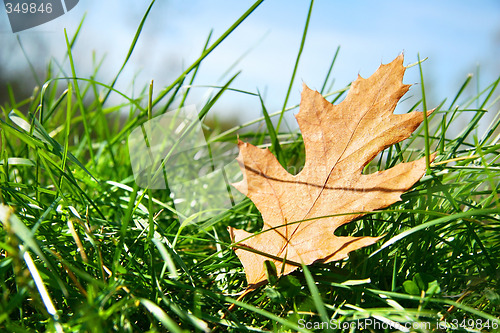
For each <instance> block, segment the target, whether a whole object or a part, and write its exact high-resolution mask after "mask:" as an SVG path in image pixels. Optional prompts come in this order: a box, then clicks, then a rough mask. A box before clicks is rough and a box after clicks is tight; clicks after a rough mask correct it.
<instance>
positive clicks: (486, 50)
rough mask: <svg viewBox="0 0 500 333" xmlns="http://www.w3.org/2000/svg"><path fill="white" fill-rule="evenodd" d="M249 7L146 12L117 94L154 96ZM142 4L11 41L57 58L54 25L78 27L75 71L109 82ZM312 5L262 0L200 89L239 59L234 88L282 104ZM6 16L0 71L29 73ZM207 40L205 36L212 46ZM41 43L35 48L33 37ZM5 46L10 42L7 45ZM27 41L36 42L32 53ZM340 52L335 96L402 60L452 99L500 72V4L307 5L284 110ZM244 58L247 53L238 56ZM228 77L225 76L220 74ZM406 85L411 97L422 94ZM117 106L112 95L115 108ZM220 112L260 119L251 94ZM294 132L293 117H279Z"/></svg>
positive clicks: (0, 30) (231, 98)
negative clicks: (147, 90) (94, 72)
mask: <svg viewBox="0 0 500 333" xmlns="http://www.w3.org/2000/svg"><path fill="white" fill-rule="evenodd" d="M252 3H253V1H243V0H240V1H221V0H211V1H201V0H198V1H194V0H193V1H159V2H158V3H156V4H155V5H154V7H153V11H152V13H151V15H150V18H149V19H148V21H147V23H146V25H145V28H144V31H143V34H142V35H141V39H140V41H139V43H138V47H137V49H136V51H135V53H134V54H133V56H132V58H131V60H130V63H129V65H128V67H127V68H126V70H125V72H124V73H123V76H122V77H121V80H120V81H119V82H118V85H117V87H118V88H119V89H121V90H123V91H125V92H127V93H131V89H132V88H131V81H132V78H134V77H135V86H136V89H138V88H141V87H142V86H144V85H146V84H148V83H149V81H150V80H152V79H154V81H155V87H156V90H157V91H159V90H160V89H161V87H162V86H165V85H167V84H168V83H169V82H170V81H171V80H172V79H173V78H174V77H176V76H177V75H178V74H179V73H180V72H181V70H182V69H183V68H185V67H187V66H188V65H189V64H190V63H191V62H192V61H193V60H195V59H196V58H197V57H198V55H199V54H200V52H201V49H202V47H203V44H204V42H205V40H206V38H207V36H208V33H209V31H210V29H212V28H213V29H214V35H213V36H214V37H215V38H217V37H218V36H220V35H221V34H222V33H223V32H224V31H225V29H227V27H229V26H230V25H231V24H232V23H233V22H234V21H235V20H236V19H237V18H238V17H239V16H240V15H241V14H242V13H243V12H244V11H245V10H246V9H247V8H248V7H250V6H251V5H252ZM148 4H149V1H131V0H128V1H126V0H109V1H80V3H79V4H78V5H77V6H76V7H75V8H74V9H73V10H72V11H70V12H69V13H68V14H66V15H64V16H63V17H60V18H58V19H56V20H54V21H52V22H49V23H47V24H44V25H42V26H39V27H37V28H34V29H30V30H28V31H25V32H21V33H19V34H18V36H19V37H20V39H21V41H22V42H23V45H24V47H25V49H26V52H27V54H28V57H30V59H34V60H33V61H35V62H36V61H37V59H38V61H39V62H43V61H46V59H48V58H49V57H55V58H56V59H62V57H63V54H64V49H65V44H64V34H63V29H64V28H67V29H68V31H69V32H70V33H72V32H74V31H75V30H76V27H77V25H78V23H79V22H80V20H81V18H82V16H83V14H84V13H85V12H86V13H87V16H86V20H85V23H84V26H83V28H82V32H81V35H80V38H79V39H78V41H77V45H76V47H75V49H74V56H75V60H76V61H77V63H78V65H77V66H78V67H77V70H78V71H79V75H82V76H88V75H90V73H91V69H92V57H93V52H95V55H96V56H97V57H98V58H99V57H102V56H106V59H105V61H104V65H103V69H102V71H101V74H100V77H99V79H100V80H102V81H104V82H109V81H110V80H111V78H112V77H113V76H114V74H115V73H116V72H117V71H118V69H119V67H120V65H121V62H122V61H123V59H124V57H125V55H126V53H127V50H128V47H129V45H130V42H131V41H132V39H133V36H134V34H135V30H136V28H137V26H138V25H139V22H140V20H141V18H142V15H143V14H144V12H145V11H146V8H147V6H148ZM308 7H309V1H285V0H272V1H270V0H268V1H264V3H263V4H262V5H261V6H260V7H259V8H257V10H256V11H255V12H254V13H253V14H252V15H251V16H250V17H249V18H248V20H247V21H245V22H244V23H243V24H242V25H241V26H240V27H238V29H237V30H236V31H235V33H234V34H233V35H231V36H230V37H229V38H228V39H227V40H226V41H225V42H224V43H223V44H222V45H221V47H219V48H218V49H216V50H215V51H214V52H213V53H212V54H211V55H210V56H209V58H208V59H207V60H206V61H205V62H204V63H203V65H202V67H201V70H200V74H199V77H198V81H197V83H198V84H199V85H213V84H216V85H217V84H222V83H223V82H224V80H221V79H220V78H221V75H222V74H223V73H224V72H225V71H226V69H227V68H228V67H229V66H230V65H232V64H233V63H234V62H235V61H236V60H238V59H240V57H241V56H242V55H245V54H246V55H245V56H244V57H243V59H241V61H240V62H239V63H238V64H237V65H236V67H235V69H234V70H233V71H232V72H231V73H235V72H236V71H237V70H241V71H242V73H241V75H240V76H239V77H238V79H237V80H236V81H235V82H234V84H233V87H234V88H238V89H243V90H249V91H253V92H255V91H256V90H257V88H258V89H259V90H260V91H261V92H265V96H266V104H267V106H268V109H269V110H270V111H274V110H277V109H279V108H281V106H282V103H283V100H284V97H285V95H286V90H287V88H288V83H289V80H290V77H291V74H292V70H293V65H294V62H295V58H296V55H297V51H298V48H299V44H300V39H301V37H302V31H303V27H304V24H305V20H306V15H307V10H308ZM15 38H16V36H15V35H14V34H12V33H11V32H10V28H9V26H8V22H7V15H6V14H5V11H2V12H1V13H0V39H1V41H2V45H5V43H6V42H9V43H10V44H9V45H14V47H12V50H11V51H10V52H9V53H8V55H7V56H5V55H4V56H3V58H4V60H5V59H6V60H5V61H4V64H1V66H2V67H3V68H2V72H4V73H5V72H8V71H9V68H22V67H23V66H26V61H25V60H24V59H23V55H22V52H21V50H20V47H19V46H18V45H17V44H16V43H15ZM215 38H214V39H213V40H215ZM35 39H39V40H42V41H43V45H42V47H40V45H39V44H38V45H37V43H33V40H35ZM13 41H14V42H13ZM30 44H33V45H30ZM338 46H340V47H341V49H340V54H339V57H338V59H337V62H336V65H335V67H334V71H333V77H335V79H336V80H335V84H334V89H340V88H342V87H344V86H345V85H346V84H347V83H349V82H350V81H352V80H354V79H355V78H356V76H357V74H358V73H359V74H360V75H362V76H364V77H366V76H369V75H370V74H372V73H373V72H374V71H375V70H376V68H377V67H378V66H379V65H380V63H381V62H384V63H386V62H389V61H391V60H392V59H393V58H395V57H396V56H397V55H398V54H399V53H400V52H402V51H404V53H405V63H406V64H410V63H414V62H416V61H417V54H418V53H420V57H421V58H425V57H428V60H427V61H425V62H424V64H423V70H424V73H425V75H426V79H427V80H428V82H426V83H427V85H426V87H428V88H429V90H430V91H428V93H429V95H430V96H431V97H432V98H433V99H434V100H435V101H440V100H442V99H443V98H445V97H448V98H453V96H454V94H455V93H456V91H457V90H458V89H459V87H460V86H461V84H462V83H463V81H464V80H465V78H466V76H467V74H468V73H476V71H477V66H478V65H479V66H480V67H479V71H480V77H479V82H480V84H481V87H485V86H486V84H488V83H491V82H492V81H493V80H494V79H496V78H497V77H498V75H500V60H499V59H500V58H499V55H500V2H498V1H495V0H489V1H488V0H484V1H474V2H473V1H459V0H454V1H451V0H445V1H439V2H437V1H418V2H416V1H411V2H410V1H405V2H402V1H376V2H375V1H366V0H365V1H357V2H355V3H353V2H348V1H331V0H316V1H315V4H314V8H313V13H312V17H311V23H310V29H309V33H308V39H307V42H306V44H305V49H304V52H303V55H302V59H301V62H300V67H299V70H298V72H297V75H296V84H295V86H294V87H293V89H292V94H291V96H290V102H289V104H290V105H291V104H295V103H298V102H299V96H300V86H301V83H302V82H305V83H306V84H308V85H309V86H310V87H311V88H315V89H320V88H321V86H322V83H323V80H324V78H325V75H326V71H327V69H328V67H329V64H330V61H331V59H332V57H333V54H334V52H335V50H336V48H337V47H338ZM250 48H251V50H250V52H248V53H247V51H248V50H249V49H250ZM226 79H227V77H226ZM418 81H419V77H418V68H417V67H413V68H411V69H409V70H408V71H407V74H406V77H405V83H417V82H418ZM419 89H420V87H419V86H414V87H413V88H412V90H410V93H409V95H412V94H414V95H419V92H418V90H419ZM207 92H209V89H208V88H197V89H196V91H195V93H194V94H193V95H192V98H191V100H190V102H191V103H194V104H200V103H201V102H202V101H203V98H204V96H205V95H206V94H207ZM112 101H114V102H119V101H120V100H119V99H115V100H112ZM216 109H217V110H218V111H219V112H220V115H221V116H227V115H228V114H231V113H232V114H237V117H238V118H239V119H240V120H241V121H247V120H250V119H253V118H254V117H256V116H258V115H260V113H261V109H260V106H259V101H258V100H257V99H256V98H255V97H251V96H248V95H242V94H237V93H228V94H227V95H226V96H225V97H224V98H223V100H221V101H220V103H219V104H218V105H216ZM287 120H288V121H287V122H288V123H289V124H290V126H291V127H293V123H294V120H293V118H287Z"/></svg>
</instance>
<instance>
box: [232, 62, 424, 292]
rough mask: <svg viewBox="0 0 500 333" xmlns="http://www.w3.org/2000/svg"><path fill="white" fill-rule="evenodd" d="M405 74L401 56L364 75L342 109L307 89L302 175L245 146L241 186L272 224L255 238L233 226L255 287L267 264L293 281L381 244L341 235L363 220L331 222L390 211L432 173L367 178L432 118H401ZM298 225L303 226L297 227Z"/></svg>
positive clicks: (405, 171) (415, 167) (417, 169)
mask: <svg viewBox="0 0 500 333" xmlns="http://www.w3.org/2000/svg"><path fill="white" fill-rule="evenodd" d="M404 72H405V67H404V66H403V55H400V56H399V57H397V58H396V59H395V60H394V61H392V62H391V63H389V64H387V65H381V66H380V67H379V69H378V70H377V71H376V72H375V73H374V74H373V75H372V76H371V77H369V78H368V79H364V78H362V77H361V76H358V78H357V80H355V81H354V82H353V83H352V85H351V88H350V90H349V93H348V95H347V97H346V98H345V100H344V101H343V102H342V103H340V104H339V105H332V104H331V103H330V102H328V101H327V100H325V99H324V98H323V97H322V96H321V95H320V94H319V93H318V92H316V91H312V90H310V89H309V88H308V87H307V86H306V85H304V86H303V91H302V97H301V103H300V112H299V113H298V114H297V115H296V118H297V122H298V123H299V127H300V130H301V132H302V136H303V138H304V145H305V150H306V162H305V166H304V168H303V169H302V171H301V172H300V173H299V174H297V175H291V174H290V173H288V172H287V171H286V170H285V169H284V168H283V167H282V166H281V165H280V163H279V162H278V161H277V159H276V158H275V157H274V155H273V154H272V153H271V152H270V151H269V150H268V149H260V148H257V147H255V146H253V145H251V144H249V143H243V142H241V141H240V142H239V143H238V145H239V148H240V155H239V156H238V162H239V164H240V168H241V170H242V173H243V177H244V179H243V181H241V182H239V183H237V184H234V186H235V187H236V188H237V189H238V190H240V191H241V192H242V193H244V194H246V195H247V196H248V197H249V198H250V199H251V200H252V201H253V202H254V203H255V205H256V206H257V208H258V209H259V211H260V212H261V214H262V218H263V220H264V227H263V231H264V232H263V233H260V234H257V235H254V236H252V234H250V233H248V232H246V231H243V230H238V229H233V228H229V231H230V234H231V237H232V239H233V241H234V242H240V241H241V243H239V244H238V245H237V247H236V249H235V251H236V254H237V255H238V257H239V259H240V260H241V262H242V263H243V266H244V268H245V273H246V278H247V281H248V284H249V288H254V287H255V286H256V285H258V284H261V283H264V282H265V281H266V275H265V270H264V262H265V261H266V260H271V261H273V262H274V264H275V265H276V268H277V272H278V274H279V275H281V274H280V273H282V274H283V275H285V274H289V273H291V272H292V271H293V270H295V269H296V268H297V265H300V263H304V264H305V265H309V264H311V263H313V262H315V261H319V262H324V263H326V262H330V261H335V260H339V259H343V258H346V257H347V254H348V253H349V252H351V251H353V250H356V249H359V248H361V247H364V246H368V245H371V244H373V243H375V242H376V241H377V240H378V239H379V238H380V237H338V236H335V235H334V232H335V230H336V229H337V228H338V227H340V226H341V225H343V224H346V223H349V222H350V221H352V220H353V219H355V218H356V217H359V216H362V215H363V214H350V215H342V216H335V217H323V216H329V215H334V214H343V213H355V212H368V211H373V210H376V209H380V208H384V207H387V206H389V205H391V204H393V203H394V202H396V201H398V200H400V199H401V198H400V195H401V194H402V193H404V192H405V191H407V190H408V189H409V188H410V187H411V186H412V185H413V184H414V183H415V182H417V181H418V180H419V179H420V178H421V177H422V175H423V174H424V173H425V169H426V163H425V158H422V159H420V160H417V161H414V162H410V163H401V164H399V165H396V166H395V167H393V168H391V169H388V170H385V171H381V172H376V173H373V174H368V175H363V174H362V170H363V168H364V167H365V166H366V165H367V164H368V162H370V161H371V160H372V159H373V158H374V157H375V156H376V155H377V154H378V153H380V152H381V151H382V150H383V149H385V148H386V147H388V146H390V145H392V144H394V143H397V142H400V141H402V140H404V139H406V138H408V137H409V136H410V135H411V133H412V132H413V131H414V130H415V129H416V128H417V127H418V126H419V125H420V123H421V122H422V121H423V119H424V115H423V113H422V112H411V113H407V114H402V115H395V114H393V111H394V109H395V107H396V104H397V103H398V101H399V99H400V98H401V97H402V96H403V95H404V94H405V93H406V92H407V91H408V89H409V85H405V84H403V83H402V80H403V75H404ZM430 112H432V111H429V112H428V114H430ZM433 157H434V156H431V159H433ZM296 221H302V222H299V223H292V222H296ZM269 229H271V230H269ZM265 230H268V231H265ZM259 253H261V254H259ZM263 254H265V255H263ZM283 261H284V262H285V267H283Z"/></svg>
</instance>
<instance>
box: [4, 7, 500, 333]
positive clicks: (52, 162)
mask: <svg viewBox="0 0 500 333" xmlns="http://www.w3.org/2000/svg"><path fill="white" fill-rule="evenodd" d="M260 3H261V1H257V2H256V3H255V4H254V5H253V6H252V7H251V8H250V9H249V10H248V11H247V12H246V13H244V14H243V15H242V17H241V18H240V19H239V20H237V21H236V22H235V23H234V24H233V25H232V26H231V27H230V28H229V29H228V30H227V31H226V32H225V33H224V34H222V35H221V37H220V38H218V39H217V40H216V41H215V42H213V43H212V42H211V41H210V39H211V34H210V36H209V38H208V39H207V43H206V45H205V47H204V50H203V52H202V54H201V56H200V57H199V59H197V60H196V61H195V62H194V63H193V64H192V65H191V66H189V67H188V69H186V71H185V72H184V73H182V74H181V75H180V76H179V77H178V78H177V79H176V80H174V82H172V84H171V85H169V86H167V87H165V88H163V89H161V90H160V92H159V93H158V94H157V95H156V96H153V93H152V88H150V86H149V85H145V88H144V91H143V94H142V95H141V96H139V97H131V96H128V95H127V93H125V92H120V91H117V90H116V89H114V88H113V87H114V83H115V82H116V80H117V79H118V76H119V74H120V73H118V74H117V75H116V77H115V78H114V80H113V81H112V83H111V84H105V83H102V82H97V81H95V80H93V79H92V78H90V79H89V78H78V77H76V74H75V73H77V71H76V69H75V65H74V63H73V61H72V55H71V47H72V45H73V43H74V42H75V40H76V35H77V34H78V31H79V30H78V31H77V32H76V34H75V35H74V36H72V38H69V36H67V44H68V52H67V59H66V61H69V62H70V64H71V69H72V73H73V74H72V77H64V76H63V75H62V74H61V71H60V70H59V69H57V68H54V66H53V64H51V65H50V66H49V67H48V71H47V77H46V78H45V84H44V85H43V86H42V88H41V89H35V90H34V93H33V95H32V96H31V97H30V98H28V99H25V100H16V97H15V94H14V92H12V93H11V95H10V96H11V98H10V101H9V102H7V103H5V104H4V105H2V106H1V112H2V115H1V119H0V129H1V130H0V142H1V150H0V186H1V187H0V200H1V202H2V203H3V205H6V206H1V208H0V220H1V221H2V225H3V228H2V229H0V290H1V297H0V307H1V311H0V328H1V330H2V331H8V332H32V331H36V332H41V331H47V332H114V331H116V332H165V331H170V332H209V331H214V332H224V331H228V332H263V331H274V332H296V331H297V332H311V331H317V332H320V331H321V332H323V331H325V332H355V331H362V330H361V329H357V330H356V329H355V328H349V327H352V325H354V324H355V323H356V320H371V321H372V324H371V325H370V326H369V327H368V328H367V329H366V330H365V331H366V332H393V331H394V330H400V331H405V328H404V327H402V326H397V325H404V324H405V323H406V324H408V323H409V324H412V323H413V324H415V325H416V324H418V323H426V322H428V323H431V325H432V327H431V328H420V329H419V328H415V329H412V330H411V331H414V332H431V331H433V332H452V331H453V332H466V331H474V330H473V329H476V331H481V330H482V331H485V332H498V331H500V330H498V329H497V327H498V324H499V322H498V316H499V314H500V288H499V287H500V284H499V279H500V271H499V268H498V263H499V262H500V233H499V231H500V214H499V213H500V208H499V207H500V205H499V196H498V190H499V174H500V173H499V170H500V162H499V156H500V142H499V140H500V128H499V127H500V113H498V97H495V96H498V93H497V90H496V89H497V86H498V84H499V82H500V78H499V79H498V80H496V81H495V82H493V83H492V84H491V85H489V86H488V87H485V88H484V89H483V90H481V91H479V92H478V93H477V94H476V95H475V96H465V91H467V87H468V86H469V85H470V84H471V82H472V81H471V79H470V77H468V78H466V80H465V82H464V84H463V86H462V88H461V89H460V91H459V92H458V93H457V95H456V96H455V97H454V98H453V100H452V102H451V103H449V102H448V101H447V100H443V102H442V103H440V104H439V106H438V108H437V110H436V111H435V112H434V113H433V114H432V115H431V116H430V117H429V119H426V122H425V123H424V124H423V125H422V126H421V127H420V128H419V129H418V130H417V131H416V132H415V133H414V135H413V136H412V137H410V138H409V139H408V140H405V141H403V142H402V143H400V144H396V145H394V146H392V147H389V148H387V149H386V150H385V151H384V152H383V153H382V154H381V156H379V158H378V159H376V160H374V161H373V162H372V163H371V164H370V165H369V166H368V167H367V170H368V169H369V170H370V172H371V171H375V170H382V169H386V168H389V167H392V166H394V165H396V164H397V163H400V162H404V161H408V160H415V159H417V158H419V157H422V156H424V155H426V156H429V153H430V152H432V151H436V152H437V154H438V155H437V158H436V160H435V161H434V162H433V163H429V166H428V167H429V172H428V173H427V175H426V176H424V177H423V178H422V179H421V181H420V182H418V183H417V184H416V185H415V186H414V187H413V188H412V189H411V190H410V191H409V192H407V193H406V194H404V195H403V197H402V201H401V202H398V203H396V204H394V205H392V206H390V207H388V209H385V210H383V211H378V212H371V213H368V214H367V215H365V217H363V218H362V219H360V220H358V221H356V222H353V223H350V224H348V225H346V226H344V227H343V229H342V231H341V232H342V233H344V234H349V235H370V236H374V235H385V237H384V238H383V240H382V241H381V242H379V243H378V244H376V245H374V246H371V247H369V248H365V249H360V250H357V251H355V252H353V253H351V255H350V257H349V259H348V260H344V261H340V262H335V263H332V264H315V265H311V266H304V267H302V268H300V269H298V270H297V271H296V272H294V273H292V274H290V275H288V276H285V277H282V278H280V279H274V278H272V277H271V278H270V280H271V283H269V284H268V285H267V286H263V287H260V288H258V289H257V290H256V291H254V292H252V293H250V294H248V295H246V296H245V297H243V298H242V299H241V300H238V297H239V296H240V295H241V293H242V292H243V291H244V290H245V287H246V281H245V275H244V272H243V270H242V265H241V263H240V262H239V260H238V258H237V257H236V256H235V254H234V252H233V250H232V247H231V245H232V244H231V241H230V238H229V234H228V232H227V227H228V226H233V227H237V228H245V229H247V230H253V231H256V230H259V227H260V226H261V225H262V221H261V216H260V214H259V212H258V211H257V210H256V208H255V206H254V205H253V204H252V203H251V201H249V200H248V199H245V200H243V201H241V202H239V203H237V204H236V205H235V206H234V207H233V208H231V209H228V210H225V211H223V212H221V213H220V214H218V215H216V216H213V217H212V218H210V219H208V220H205V221H202V222H201V223H198V224H195V225H181V223H180V222H179V218H178V212H177V211H176V209H175V205H174V204H173V200H172V198H171V197H170V195H169V191H168V190H155V189H142V188H139V187H138V186H137V185H136V184H135V182H134V178H133V176H132V169H131V165H130V162H129V156H128V149H127V145H126V144H124V142H125V140H126V138H127V136H128V134H129V133H130V132H131V131H132V130H133V129H134V128H137V127H138V126H139V125H141V124H143V123H145V122H146V121H147V120H148V119H149V118H151V117H152V110H153V108H154V111H155V115H158V114H163V113H165V112H166V111H167V110H170V109H175V108H176V107H178V106H181V105H183V103H184V101H185V100H186V96H187V94H189V91H190V90H189V89H185V90H181V89H180V88H181V87H182V86H183V85H186V84H189V85H192V84H193V82H195V78H196V73H197V71H198V68H199V66H200V64H202V63H203V59H204V58H205V57H206V56H207V55H208V54H209V53H210V52H211V51H212V50H214V49H215V48H216V47H217V46H218V45H219V44H220V43H222V42H223V40H224V39H225V38H226V37H227V36H228V35H229V34H230V33H231V32H232V31H233V30H234V29H235V28H236V27H237V26H238V25H239V24H240V23H241V22H242V21H243V20H244V19H245V18H246V17H247V16H248V15H250V14H251V13H252V11H253V10H254V9H255V8H256V7H257V6H258V5H259V4H260ZM151 4H152V3H151ZM311 6H312V3H311ZM149 10H150V9H148V13H149ZM148 13H146V15H145V16H144V19H143V22H144V21H145V20H146V19H147V14H148ZM143 22H142V23H141V25H140V27H139V28H138V30H137V34H136V36H135V38H134V41H133V43H132V44H131V47H130V51H129V53H128V55H127V56H126V59H125V61H124V63H123V66H122V69H123V67H125V66H126V64H127V62H128V60H129V58H130V54H131V53H132V52H133V50H134V47H135V43H136V41H137V40H138V38H139V37H140V34H141V30H142V25H143ZM307 22H309V15H308V16H307ZM81 26H82V25H80V27H81ZM307 26H308V25H307V24H306V25H305V29H304V34H303V40H302V42H301V47H300V49H302V47H303V45H304V39H305V37H306V33H307ZM79 29H80V28H79ZM337 54H338V50H337V53H336V54H335V56H334V60H333V62H334V61H335V59H336V56H337ZM299 58H300V53H299V56H298V57H297V64H296V66H297V65H298V62H299ZM333 62H332V65H331V66H330V69H329V71H328V73H327V75H326V79H325V83H324V84H323V87H324V88H323V89H325V87H328V86H329V85H330V83H329V80H330V79H329V78H330V74H331V70H332V68H333ZM419 66H420V71H421V72H422V71H425V66H424V65H422V64H420V63H419ZM410 70H416V69H415V68H413V69H410ZM98 71H99V66H97V67H96V73H94V75H93V77H95V76H96V74H97V73H98ZM120 72H121V70H120ZM294 73H295V69H294ZM233 79H234V77H232V78H231V79H229V80H228V81H227V82H226V84H225V85H224V86H222V87H219V88H217V89H216V91H217V93H216V94H214V95H213V96H212V98H211V99H210V100H209V101H208V102H207V104H206V105H205V106H204V107H203V109H202V110H201V111H200V115H199V116H200V118H202V117H203V116H204V115H206V114H207V113H209V112H210V110H211V108H212V106H213V105H214V104H215V103H216V102H217V100H218V99H219V98H220V96H222V95H223V94H224V93H225V92H226V91H227V90H228V89H235V88H233ZM293 80H294V75H292V81H293ZM186 82H187V83H186ZM291 84H292V82H290V86H291ZM421 88H422V95H423V98H422V100H421V101H419V102H418V103H417V104H415V105H414V106H413V107H412V108H411V109H410V110H408V111H411V110H413V109H417V108H418V109H420V110H425V109H426V108H427V105H426V101H425V88H424V85H423V84H422V85H421ZM347 89H348V87H347V88H346V89H342V90H341V91H337V92H330V93H328V89H325V91H323V93H324V95H325V96H327V98H328V99H329V100H331V101H338V100H339V99H341V98H342V97H343V96H345V92H346V90H347ZM244 93H248V94H251V95H254V96H255V98H259V99H260V94H259V93H258V92H244ZM111 94H118V95H120V96H122V97H123V98H124V101H125V102H124V103H123V104H121V105H109V103H106V101H107V99H108V96H109V95H111ZM287 98H288V94H287ZM260 101H261V102H262V109H263V117H262V118H259V119H255V120H254V121H252V122H250V123H248V124H243V125H239V126H237V127H235V128H232V129H229V130H227V131H225V132H222V133H221V132H217V131H214V132H212V134H211V136H210V137H209V139H208V140H209V142H211V143H230V144H234V143H235V142H236V138H237V136H238V135H239V136H240V138H244V139H245V140H247V141H251V142H253V143H255V144H259V145H262V146H264V145H265V146H270V147H271V149H272V150H273V152H275V153H276V154H278V156H279V159H280V162H282V163H283V164H284V165H286V167H287V168H288V169H289V170H297V169H299V168H300V167H301V166H302V165H303V163H304V158H305V156H304V148H303V142H302V139H301V136H300V134H299V133H286V132H283V131H279V129H276V128H273V122H272V121H271V118H272V117H277V118H279V119H280V118H282V116H283V113H284V112H288V111H290V110H296V108H297V106H292V107H288V106H287V101H285V102H284V104H283V105H284V106H283V109H282V110H280V111H278V112H275V113H269V112H268V110H267V109H266V107H265V104H264V102H263V101H262V99H260ZM20 110H22V111H23V112H21V111H20ZM123 110H128V114H125V115H124V114H123V113H122V112H123ZM494 110H497V111H496V112H497V113H496V115H493V117H492V120H491V122H490V125H489V128H488V129H487V131H486V132H485V134H484V135H483V136H482V137H478V136H477V135H476V134H475V133H476V129H477V127H478V125H479V123H480V121H481V120H482V118H484V116H485V115H486V114H488V113H489V114H491V113H492V112H495V111H494ZM468 115H472V117H471V120H470V121H469V122H468V123H467V124H466V126H465V128H463V129H462V130H461V131H460V133H458V134H455V133H454V132H453V131H452V130H451V128H453V127H454V126H455V124H456V123H459V122H460V121H461V119H462V118H464V117H466V116H468ZM124 117H125V120H124V119H123V118H124ZM255 123H262V124H265V128H266V127H267V128H266V130H265V131H250V130H248V129H247V127H250V126H251V125H253V124H255ZM77 129H78V130H77ZM245 130H246V131H245ZM198 200H200V201H203V200H209V198H198ZM7 206H8V207H9V208H7ZM332 213H339V214H340V213H342V212H332ZM231 304H235V305H236V307H235V308H234V310H233V311H231V312H230V313H227V309H228V307H229V306H230V305H231ZM224 314H225V318H224V319H222V318H223V316H224ZM322 322H328V323H332V324H335V325H337V326H335V325H329V327H327V326H326V325H325V324H322ZM359 323H368V322H367V321H361V322H359ZM376 325H378V326H376ZM383 325H385V326H383ZM389 325H393V326H394V327H395V328H390V326H389ZM481 326H482V329H481V328H480V327H481ZM335 327H340V328H335ZM387 327H388V328H387ZM406 331H410V330H406Z"/></svg>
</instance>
